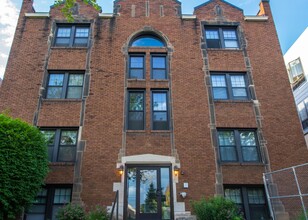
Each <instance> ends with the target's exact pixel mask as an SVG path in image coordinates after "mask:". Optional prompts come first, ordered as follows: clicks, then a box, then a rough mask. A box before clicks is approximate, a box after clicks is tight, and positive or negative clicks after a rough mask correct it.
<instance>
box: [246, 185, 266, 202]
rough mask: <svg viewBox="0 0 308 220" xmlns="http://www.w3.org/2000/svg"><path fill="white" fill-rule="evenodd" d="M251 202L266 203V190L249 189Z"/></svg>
mask: <svg viewBox="0 0 308 220" xmlns="http://www.w3.org/2000/svg"><path fill="white" fill-rule="evenodd" d="M247 193H248V201H249V204H265V198H264V192H263V190H262V189H257V188H255V189H248V190H247Z"/></svg>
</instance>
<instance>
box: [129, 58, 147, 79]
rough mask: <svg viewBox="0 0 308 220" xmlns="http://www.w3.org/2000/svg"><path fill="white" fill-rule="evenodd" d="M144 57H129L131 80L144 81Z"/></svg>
mask: <svg viewBox="0 0 308 220" xmlns="http://www.w3.org/2000/svg"><path fill="white" fill-rule="evenodd" d="M144 66H145V65H144V55H130V57H129V78H130V79H144V72H145V68H144Z"/></svg>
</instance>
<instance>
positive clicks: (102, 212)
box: [86, 206, 109, 220]
mask: <svg viewBox="0 0 308 220" xmlns="http://www.w3.org/2000/svg"><path fill="white" fill-rule="evenodd" d="M108 219H109V215H108V213H107V210H106V209H105V208H103V207H101V206H95V208H94V209H93V210H91V211H90V212H89V213H88V214H87V217H86V220H108Z"/></svg>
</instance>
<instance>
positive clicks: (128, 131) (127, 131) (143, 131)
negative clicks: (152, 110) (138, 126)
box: [126, 130, 146, 133]
mask: <svg viewBox="0 0 308 220" xmlns="http://www.w3.org/2000/svg"><path fill="white" fill-rule="evenodd" d="M126 133H146V130H126Z"/></svg>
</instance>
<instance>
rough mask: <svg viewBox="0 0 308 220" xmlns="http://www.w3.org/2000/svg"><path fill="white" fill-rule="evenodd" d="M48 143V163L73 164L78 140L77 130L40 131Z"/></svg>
mask: <svg viewBox="0 0 308 220" xmlns="http://www.w3.org/2000/svg"><path fill="white" fill-rule="evenodd" d="M41 132H42V133H43V135H44V136H45V138H46V141H47V143H48V159H49V161H50V162H74V161H75V158H76V148H77V140H78V131H77V129H41Z"/></svg>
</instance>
